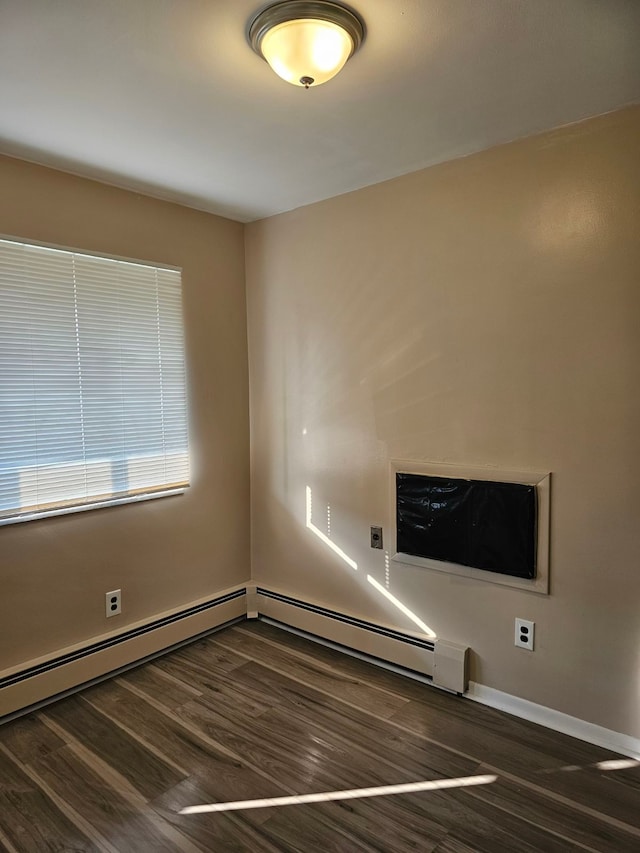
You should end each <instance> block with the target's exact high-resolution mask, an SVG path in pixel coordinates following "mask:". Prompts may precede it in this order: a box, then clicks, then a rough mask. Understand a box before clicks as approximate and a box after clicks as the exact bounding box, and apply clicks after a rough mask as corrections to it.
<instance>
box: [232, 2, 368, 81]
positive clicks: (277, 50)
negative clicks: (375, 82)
mask: <svg viewBox="0 0 640 853" xmlns="http://www.w3.org/2000/svg"><path fill="white" fill-rule="evenodd" d="M247 38H248V40H249V44H250V45H251V47H252V48H253V49H254V50H255V52H256V53H257V54H258V55H259V56H262V57H263V59H266V61H267V62H268V63H269V65H270V66H271V67H272V68H273V70H274V71H275V72H276V74H277V75H278V76H279V77H282V79H283V80H286V81H287V82H288V83H293V85H294V86H304V88H305V89H308V88H309V86H312V85H313V86H319V85H320V84H321V83H326V82H327V80H331V78H332V77H335V76H336V74H337V73H338V71H340V69H341V68H342V67H343V65H344V64H345V62H346V61H347V60H348V59H349V57H350V56H352V55H353V54H354V53H355V52H356V50H358V48H359V47H360V45H361V44H362V40H363V39H364V24H363V22H362V20H361V19H360V18H359V17H358V15H356V13H355V12H352V11H351V10H350V9H347V8H346V7H345V6H342V5H341V4H339V3H330V2H327V0H315V2H312V0H309V2H307V0H285V2H283V3H274V4H273V5H272V6H268V7H267V8H266V9H263V10H262V11H261V12H259V13H258V14H257V15H256V16H255V18H254V19H253V20H252V21H251V23H250V24H249V29H248V31H247Z"/></svg>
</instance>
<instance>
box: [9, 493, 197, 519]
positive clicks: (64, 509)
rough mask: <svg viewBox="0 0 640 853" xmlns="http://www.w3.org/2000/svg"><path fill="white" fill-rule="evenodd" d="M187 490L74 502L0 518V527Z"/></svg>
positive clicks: (154, 498) (165, 496)
mask: <svg viewBox="0 0 640 853" xmlns="http://www.w3.org/2000/svg"><path fill="white" fill-rule="evenodd" d="M186 490H187V487H186V486H181V487H180V488H177V489H167V490H166V491H162V492H147V493H145V494H140V495H127V496H126V497H123V498H113V499H110V500H104V501H95V502H93V503H86V504H74V505H73V506H61V507H56V508H55V509H47V510H43V511H42V512H30V513H24V514H23V515H11V516H7V517H6V518H0V527H4V526H5V525H7V524H22V523H23V522H25V521H39V520H40V519H42V518H51V517H52V516H55V515H69V514H70V513H72V512H88V511H89V510H92V509H104V508H105V507H108V506H121V505H123V504H131V503H140V502H141V501H153V500H156V498H168V497H172V496H173V495H182V494H184V493H185V491H186Z"/></svg>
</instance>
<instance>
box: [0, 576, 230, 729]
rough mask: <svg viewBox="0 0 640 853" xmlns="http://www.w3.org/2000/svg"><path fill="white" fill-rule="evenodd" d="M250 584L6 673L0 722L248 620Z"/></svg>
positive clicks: (0, 681) (1, 682)
mask: <svg viewBox="0 0 640 853" xmlns="http://www.w3.org/2000/svg"><path fill="white" fill-rule="evenodd" d="M246 615H247V604H246V588H245V587H244V586H243V587H242V588H239V589H234V590H231V591H226V592H224V593H221V594H219V595H217V596H216V597H215V598H211V599H208V600H200V601H198V602H195V603H194V604H192V605H190V606H188V607H186V608H183V609H181V610H175V611H169V612H167V613H165V614H163V615H162V616H160V617H159V618H156V619H154V620H153V621H150V622H146V623H140V624H138V625H135V626H133V627H131V628H129V629H127V630H126V631H123V632H122V633H120V634H115V635H113V634H112V635H109V636H105V637H103V638H100V639H98V640H96V641H94V642H92V643H89V644H87V645H83V646H75V647H70V648H67V649H66V650H64V651H63V652H61V653H58V654H56V655H55V656H52V657H49V658H47V659H40V660H37V661H31V662H29V663H27V664H23V665H22V666H20V667H15V668H14V669H13V670H10V671H6V672H5V674H4V675H3V676H2V677H0V720H1V719H2V718H3V717H6V716H9V715H13V714H15V713H16V712H18V711H19V712H24V711H25V710H28V709H31V708H32V707H34V706H37V705H38V704H40V703H42V702H44V701H48V700H50V699H52V698H53V697H57V696H59V695H60V694H64V693H67V692H69V691H71V690H74V689H77V688H78V687H80V686H81V685H84V684H87V683H88V682H92V681H95V680H97V679H99V678H101V677H104V676H105V675H107V674H109V673H113V672H116V671H118V670H121V669H123V668H125V667H127V666H131V665H133V664H136V663H139V662H141V661H143V660H145V659H148V658H150V657H153V656H155V655H158V654H162V653H164V652H165V651H168V650H169V649H171V648H172V647H175V646H177V645H180V644H182V643H184V642H185V641H191V640H193V639H195V638H196V637H197V636H198V635H200V634H205V633H208V632H210V631H212V630H215V629H216V628H219V627H222V626H224V625H226V624H227V623H229V622H233V621H237V620H238V619H242V618H246Z"/></svg>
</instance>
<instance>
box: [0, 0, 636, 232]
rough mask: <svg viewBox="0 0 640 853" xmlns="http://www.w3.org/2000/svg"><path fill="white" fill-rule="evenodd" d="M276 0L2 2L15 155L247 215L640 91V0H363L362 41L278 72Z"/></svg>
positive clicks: (4, 112) (8, 131)
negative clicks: (272, 41) (292, 72)
mask: <svg viewBox="0 0 640 853" xmlns="http://www.w3.org/2000/svg"><path fill="white" fill-rule="evenodd" d="M264 5H266V4H265V3H261V0H0V150H2V151H3V152H4V153H6V154H10V155H13V156H17V157H21V158H24V159H27V160H31V161H34V162H37V163H43V164H45V165H51V166H55V167H57V168H60V169H64V170H67V171H70V172H74V173H77V174H80V175H85V176H87V177H91V178H97V179H99V180H102V181H106V182H108V183H112V184H115V185H117V186H122V187H127V188H130V189H134V190H138V191H141V192H145V193H148V194H150V195H154V196H157V197H160V198H165V199H170V200H173V201H178V202H180V203H182V204H186V205H189V206H191V207H196V208H199V209H202V210H206V211H210V212H213V213H219V214H222V215H224V216H228V217H231V218H232V219H238V220H240V221H251V220H254V219H258V218H261V217H264V216H268V215H271V214H274V213H279V212H282V211H285V210H290V209H292V208H295V207H299V206H300V205H304V204H309V203H311V202H314V201H318V200H320V199H323V198H328V197H331V196H334V195H338V194H340V193H344V192H348V191H350V190H353V189H356V188H358V187H362V186H366V185H369V184H373V183H377V182H378V181H383V180H385V179H387V178H391V177H395V176H397V175H401V174H405V173H407V172H412V171H414V170H416V169H420V168H423V167H425V166H429V165H431V164H433V163H438V162H442V161H444V160H448V159H452V158H454V157H459V156H462V155H465V154H469V153H471V152H473V151H478V150H481V149H483V148H487V147H490V146H492V145H496V144H499V143H502V142H506V141H508V140H511V139H516V138H519V137H522V136H527V135H530V134H533V133H538V132H540V131H543V130H547V129H549V128H552V127H557V126H558V125H561V124H567V123H569V122H574V121H577V120H580V119H583V118H586V117H588V116H592V115H597V114H600V113H603V112H607V111H610V110H614V109H616V108H618V107H621V106H624V105H626V104H630V103H635V102H640V0H353V2H352V6H353V7H354V8H355V9H356V10H357V11H358V12H359V13H360V14H361V16H362V17H363V18H364V19H365V22H366V27H367V36H366V40H365V43H364V45H363V47H362V48H361V50H360V52H359V53H358V54H356V55H355V56H354V57H353V58H352V59H351V60H350V62H349V63H348V64H347V66H346V67H345V69H344V70H343V71H342V72H341V73H340V74H339V75H338V77H336V78H335V79H334V80H332V81H330V82H329V83H327V84H325V85H323V86H320V87H318V88H317V89H313V88H312V89H310V90H309V91H305V90H304V89H301V88H296V87H293V86H290V85H289V84H287V83H285V82H283V81H282V80H280V79H279V78H278V77H276V75H275V74H274V73H273V72H272V71H271V70H270V69H269V67H268V66H267V64H266V63H265V62H264V61H263V60H261V59H260V58H259V57H258V56H256V54H254V53H253V52H252V51H251V49H250V48H249V46H248V45H247V42H246V40H245V27H246V24H247V20H248V19H249V18H250V17H252V15H253V14H254V13H255V12H256V11H257V10H258V9H260V8H262V7H263V6H264Z"/></svg>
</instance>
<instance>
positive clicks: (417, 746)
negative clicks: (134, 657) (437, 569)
mask: <svg viewBox="0 0 640 853" xmlns="http://www.w3.org/2000/svg"><path fill="white" fill-rule="evenodd" d="M618 757H619V756H616V755H614V754H612V753H610V752H607V751H606V750H603V749H600V748H598V747H593V746H590V745H588V744H584V743H582V742H580V741H576V740H574V739H572V738H569V737H565V736H563V735H559V734H557V733H555V732H551V731H549V730H548V729H543V728H540V727H539V726H535V725H533V724H531V723H527V722H524V721H522V720H518V719H516V718H514V717H510V716H508V715H506V714H502V713H500V712H498V711H494V710H492V709H489V708H485V707H482V706H479V705H476V704H474V703H471V702H469V701H468V700H465V699H461V698H458V697H455V696H450V695H447V694H444V693H441V692H438V691H437V690H434V689H432V688H430V687H429V686H426V685H423V684H420V683H419V682H416V681H413V680H411V679H408V678H403V677H402V676H399V675H395V674H393V673H390V672H387V671H386V670H381V669H379V668H377V667H374V666H372V665H370V664H368V663H366V662H364V661H361V660H358V659H355V658H352V657H349V656H345V655H343V654H341V653H340V652H337V651H334V650H333V649H329V648H326V647H324V646H321V645H317V644H315V643H311V642H309V641H308V640H306V639H304V638H301V637H299V636H296V635H293V634H290V633H288V632H285V631H282V630H280V629H278V628H276V627H274V626H272V625H269V624H267V623H264V622H253V621H251V622H245V623H242V624H240V625H236V626H234V627H231V628H227V629H226V630H224V631H221V632H220V633H217V634H214V635H212V636H210V637H208V638H206V639H204V640H200V641H198V642H196V643H193V644H192V645H189V646H185V647H183V648H182V649H179V650H178V651H175V652H172V653H170V654H167V655H165V656H164V657H162V658H159V659H157V660H156V661H154V662H153V663H149V664H146V665H143V666H141V667H138V668H137V669H135V670H131V671H130V672H128V673H127V674H126V675H123V676H121V677H118V678H115V679H112V680H110V681H107V682H104V683H102V684H100V685H98V686H96V687H92V688H89V689H86V690H84V691H83V692H81V693H78V694H76V695H74V696H71V697H69V698H67V699H63V700H62V701H60V702H58V703H56V704H53V705H50V706H48V707H47V708H45V709H44V710H42V711H40V712H36V713H33V714H31V715H29V716H26V717H23V718H21V719H19V720H16V721H14V722H11V723H7V724H5V725H4V726H2V727H0V849H1V850H6V851H9V853H23V851H24V853H38V851H109V853H114V851H115V853H130V851H131V853H135V851H142V852H143V853H149V851H153V853H156V851H185V853H197V851H252V853H258V851H299V852H300V853H312V851H322V853H330V851H338V853H351V851H354V853H356V851H381V853H396V852H397V853H403V851H420V853H472V851H475V852H476V853H502V851H504V853H516V851H518V853H532V851H544V853H555V851H574V850H575V851H583V850H587V851H599V852H600V853H608V852H609V851H611V853H625V851H634V853H637V851H639V850H640V765H636V766H634V767H628V768H625V769H621V770H615V771H604V770H602V769H600V768H598V767H597V764H598V763H599V762H602V761H606V760H610V759H613V758H618ZM478 777H487V779H486V780H485V782H486V784H473V785H470V786H463V782H464V780H471V781H472V782H473V781H477V780H478ZM433 780H449V783H450V784H451V785H454V786H457V787H447V788H442V789H435V790H426V791H412V792H409V793H401V794H399V793H392V794H389V795H385V796H377V797H366V798H365V797H359V798H355V799H349V800H342V801H328V802H319V803H311V804H309V803H306V804H296V805H286V806H271V807H269V808H243V809H241V810H237V811H220V812H215V813H211V812H209V813H202V814H185V815H183V814H180V811H181V809H184V808H187V807H190V806H196V805H206V804H215V803H231V802H234V801H237V800H254V799H259V798H272V797H283V796H291V795H301V794H310V793H320V792H331V791H343V790H352V789H360V788H376V787H379V786H389V785H402V784H406V783H413V782H424V781H433ZM456 780H459V781H456ZM488 780H491V781H488ZM458 785H459V786H458Z"/></svg>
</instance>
